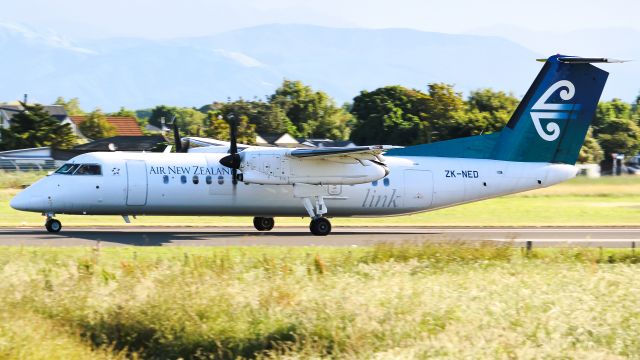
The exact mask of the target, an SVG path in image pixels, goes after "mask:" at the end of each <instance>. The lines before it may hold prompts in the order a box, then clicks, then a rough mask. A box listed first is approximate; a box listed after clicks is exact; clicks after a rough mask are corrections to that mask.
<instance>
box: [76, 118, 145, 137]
mask: <svg viewBox="0 0 640 360" xmlns="http://www.w3.org/2000/svg"><path fill="white" fill-rule="evenodd" d="M69 118H70V119H71V121H72V122H73V123H74V124H76V125H80V124H81V123H82V122H83V121H85V120H86V119H87V117H86V116H84V115H83V116H69ZM105 118H106V120H107V121H108V122H109V123H110V124H111V125H113V126H115V127H116V131H117V132H118V135H120V136H142V135H144V134H143V133H142V130H140V126H138V122H137V121H136V119H135V118H134V117H132V116H107V117H105Z"/></svg>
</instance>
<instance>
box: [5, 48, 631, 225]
mask: <svg viewBox="0 0 640 360" xmlns="http://www.w3.org/2000/svg"><path fill="white" fill-rule="evenodd" d="M543 61H544V62H545V64H544V66H543V68H542V70H541V71H540V73H539V74H538V76H537V77H536V79H535V81H534V82H533V84H532V85H531V87H530V89H529V90H528V91H527V93H526V95H525V97H524V98H523V100H522V102H521V103H520V104H519V106H518V107H517V109H516V111H515V112H514V114H513V116H512V117H511V119H510V120H509V122H508V123H507V125H506V127H505V128H504V129H503V130H502V131H500V132H497V133H493V134H488V135H478V136H471V137H466V138H460V139H454V140H448V141H440V142H436V143H431V144H423V145H416V146H409V147H404V148H397V147H392V146H383V145H376V146H358V147H353V148H311V149H302V148H298V149H285V148H268V147H254V146H244V147H241V151H238V146H237V144H236V135H235V125H233V126H231V142H230V145H229V146H227V147H224V146H211V147H210V148H209V147H204V148H199V149H192V150H189V152H184V151H183V150H184V149H180V148H181V145H180V144H181V142H180V141H177V142H176V146H177V147H178V149H176V150H178V152H177V153H129V152H94V153H88V154H83V155H80V156H77V157H75V158H73V159H71V160H70V161H69V162H68V163H66V164H64V165H63V166H62V167H60V168H59V169H58V170H57V171H55V172H54V173H52V174H51V175H49V176H47V177H45V178H43V179H41V180H39V181H37V182H36V183H34V184H33V185H31V186H29V187H28V188H26V189H25V190H23V191H22V192H21V193H19V194H18V195H16V196H15V197H14V198H13V199H12V200H11V203H10V205H11V207H13V208H14V209H17V210H23V211H33V212H40V213H42V214H43V215H45V216H46V223H45V227H46V229H47V230H48V231H50V232H58V231H60V229H61V228H62V224H61V223H60V221H59V220H57V219H55V218H54V216H55V214H82V215H122V216H123V218H124V219H125V221H127V222H129V215H134V216H135V215H218V216H225V215H245V216H253V217H254V221H253V223H254V226H255V228H256V229H257V230H259V231H268V230H271V229H272V228H273V226H274V220H273V218H274V217H285V216H301V217H306V216H309V217H310V218H311V223H310V226H309V228H310V230H311V233H313V234H314V235H327V234H329V233H330V232H331V223H330V222H329V217H350V216H363V217H375V216H389V215H401V214H411V213H416V212H423V211H431V210H435V209H440V208H445V207H449V206H453V205H458V204H463V203H468V202H472V201H477V200H482V199H488V198H492V197H496V196H501V195H506V194H512V193H516V192H521V191H527V190H532V189H537V188H541V187H546V186H550V185H553V184H557V183H559V182H562V181H565V180H567V179H570V178H573V177H574V176H575V175H576V168H575V167H574V164H575V162H576V159H577V157H578V153H579V151H580V148H581V146H582V144H583V142H584V138H585V135H586V134H587V130H588V128H589V125H590V123H591V120H592V118H593V116H594V112H595V109H596V106H597V104H598V100H599V98H600V95H601V93H602V90H603V88H604V84H605V82H606V79H607V76H608V73H607V72H605V71H603V70H601V69H599V68H597V67H595V66H593V65H591V63H608V62H620V61H619V60H613V59H606V58H580V57H573V56H563V55H555V56H551V57H549V58H548V59H546V60H543ZM178 140H179V139H178ZM216 145H220V144H219V143H218V144H216Z"/></svg>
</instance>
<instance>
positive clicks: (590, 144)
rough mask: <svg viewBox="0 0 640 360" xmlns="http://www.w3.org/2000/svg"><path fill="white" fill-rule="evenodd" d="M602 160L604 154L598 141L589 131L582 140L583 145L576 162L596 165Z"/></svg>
mask: <svg viewBox="0 0 640 360" xmlns="http://www.w3.org/2000/svg"><path fill="white" fill-rule="evenodd" d="M602 160H604V152H603V151H602V147H600V144H598V141H596V139H594V138H593V135H592V131H591V130H589V132H588V133H587V136H586V137H585V139H584V144H583V145H582V148H580V154H578V162H579V163H581V164H598V163H600V162H601V161H602Z"/></svg>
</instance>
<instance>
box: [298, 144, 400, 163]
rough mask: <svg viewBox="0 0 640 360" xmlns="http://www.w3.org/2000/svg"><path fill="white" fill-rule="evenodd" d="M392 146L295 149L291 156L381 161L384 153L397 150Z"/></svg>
mask: <svg viewBox="0 0 640 360" xmlns="http://www.w3.org/2000/svg"><path fill="white" fill-rule="evenodd" d="M396 147H397V146H390V145H371V146H355V147H325V148H316V149H295V150H292V151H291V152H290V153H289V155H290V156H292V157H297V158H309V157H313V158H320V159H339V158H342V159H344V158H352V159H355V160H376V161H381V160H380V159H381V158H380V155H382V153H383V152H385V151H387V150H390V149H393V148H396Z"/></svg>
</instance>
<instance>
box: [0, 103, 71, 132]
mask: <svg viewBox="0 0 640 360" xmlns="http://www.w3.org/2000/svg"><path fill="white" fill-rule="evenodd" d="M43 107H44V110H45V111H46V112H48V113H49V114H50V115H51V116H52V117H54V118H55V119H56V120H58V121H60V122H61V123H68V122H70V120H69V116H68V115H67V110H65V108H64V106H62V105H43ZM22 111H24V107H23V106H22V105H21V104H20V103H8V104H0V126H1V127H3V128H5V129H7V128H9V126H10V125H11V119H12V118H13V116H14V115H16V114H18V113H20V112H22Z"/></svg>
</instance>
